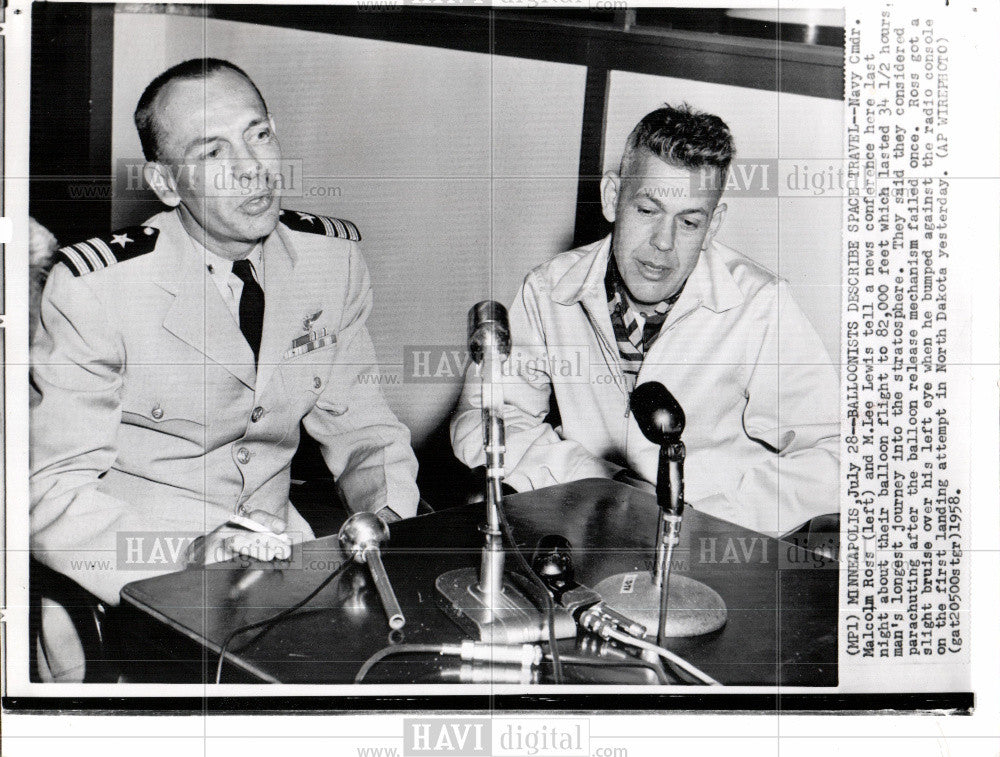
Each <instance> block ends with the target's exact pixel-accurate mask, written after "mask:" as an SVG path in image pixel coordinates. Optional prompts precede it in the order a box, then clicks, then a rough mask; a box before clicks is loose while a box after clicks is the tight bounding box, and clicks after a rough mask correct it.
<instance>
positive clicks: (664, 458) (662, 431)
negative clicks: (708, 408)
mask: <svg viewBox="0 0 1000 757" xmlns="http://www.w3.org/2000/svg"><path fill="white" fill-rule="evenodd" d="M631 408H632V415H633V416H634V417H635V422H636V424H637V425H638V426H639V430H640V431H642V434H643V436H645V437H646V438H647V439H649V441H651V442H652V443H653V444H656V445H657V446H659V448H660V462H659V467H658V468H657V471H656V502H657V504H658V505H659V506H660V510H662V511H663V513H664V514H667V515H676V516H678V517H680V516H681V514H682V513H683V512H684V468H683V463H684V455H685V449H684V443H683V442H682V441H681V432H682V431H684V424H685V418H684V410H683V409H682V408H681V405H680V403H679V402H678V401H677V398H676V397H674V395H672V394H671V393H670V391H669V390H668V389H667V388H666V387H665V386H664V385H663V384H661V383H660V382H659V381H650V382H648V383H645V384H641V385H639V386H638V387H636V389H635V391H634V392H632V399H631ZM679 527H680V526H679V524H678V528H679Z"/></svg>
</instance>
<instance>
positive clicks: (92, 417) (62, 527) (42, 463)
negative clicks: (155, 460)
mask: <svg viewBox="0 0 1000 757" xmlns="http://www.w3.org/2000/svg"><path fill="white" fill-rule="evenodd" d="M40 311H41V313H40V321H39V327H38V332H37V333H36V337H35V341H34V344H33V346H32V351H31V380H32V384H33V387H34V390H35V392H36V395H35V401H34V402H33V403H32V408H31V415H30V421H29V424H30V425H29V430H30V437H31V461H30V470H31V479H30V489H31V511H30V529H31V551H32V554H33V555H34V556H35V558H36V559H38V560H40V561H41V562H43V563H45V564H46V565H48V566H49V567H51V568H53V569H54V570H56V571H58V572H60V573H63V574H65V575H68V576H70V577H71V578H73V579H74V580H75V581H76V582H77V583H79V584H80V585H82V586H83V587H84V588H85V589H87V590H88V591H90V592H92V593H93V594H96V595H97V596H98V597H100V598H101V599H102V600H104V601H106V602H109V603H112V604H117V602H118V592H119V589H120V588H121V586H122V585H124V584H125V583H126V582H127V581H130V580H134V579H135V578H137V577H139V576H137V575H134V574H127V575H123V574H120V573H118V571H117V570H116V569H115V541H116V536H115V535H116V533H118V532H120V531H123V530H130V525H129V522H128V510H129V508H128V505H127V503H125V502H123V501H121V500H119V499H116V498H114V497H110V496H108V495H106V494H104V493H102V492H100V491H98V483H99V481H100V478H101V476H103V475H104V474H105V473H106V472H107V471H108V470H109V469H110V468H111V466H112V465H113V464H114V461H115V458H116V456H117V436H118V426H119V423H120V422H121V401H120V391H121V386H122V372H123V370H124V361H125V355H124V348H123V346H122V343H121V341H120V339H119V338H118V332H117V330H116V329H115V328H114V327H113V325H112V324H111V323H110V320H109V318H108V317H107V315H106V313H105V311H104V308H103V307H102V306H101V304H100V302H99V300H98V299H97V297H95V296H94V293H93V292H92V291H91V289H90V287H89V286H88V285H87V281H86V278H85V277H80V278H75V277H73V275H72V274H71V273H70V271H69V270H68V269H67V268H66V267H65V266H64V265H57V266H56V267H55V268H54V269H53V270H52V273H51V274H50V275H49V278H48V282H47V284H46V286H45V290H44V292H43V295H42V301H41V308H40ZM145 526H146V527H147V528H148V527H149V526H150V524H145Z"/></svg>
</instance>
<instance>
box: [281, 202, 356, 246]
mask: <svg viewBox="0 0 1000 757" xmlns="http://www.w3.org/2000/svg"><path fill="white" fill-rule="evenodd" d="M281 222H282V223H283V224H285V226H287V227H288V228H290V229H291V230H292V231H304V232H306V233H307V234H322V235H323V236H327V237H338V238H340V239H350V240H351V241H353V242H360V241H361V232H360V231H358V227H357V226H355V225H354V224H353V223H351V222H350V221H345V220H344V219H343V218H331V217H330V216H321V215H317V214H316V213H303V212H302V211H300V210H282V211H281Z"/></svg>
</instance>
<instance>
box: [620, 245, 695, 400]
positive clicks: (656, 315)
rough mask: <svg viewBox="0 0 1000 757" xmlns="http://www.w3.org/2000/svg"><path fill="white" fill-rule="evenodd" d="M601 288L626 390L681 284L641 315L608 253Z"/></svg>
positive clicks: (631, 383) (678, 292)
mask: <svg viewBox="0 0 1000 757" xmlns="http://www.w3.org/2000/svg"><path fill="white" fill-rule="evenodd" d="M685 283H686V282H685ZM604 288H605V291H606V292H607V295H608V310H609V311H610V312H611V327H612V328H613V329H614V332H615V341H616V342H617V343H618V352H619V355H620V357H621V359H622V362H623V363H624V365H623V367H622V370H623V372H624V373H625V377H626V379H627V380H628V384H629V385H628V390H629V392H631V391H632V389H633V388H634V387H635V382H636V378H637V376H638V375H639V369H640V368H641V367H642V361H643V357H644V356H645V354H646V353H647V352H648V351H649V348H650V347H651V346H652V345H653V342H655V341H656V338H657V337H658V336H659V335H660V329H661V327H662V326H663V323H664V321H666V320H667V316H668V315H669V314H670V310H671V308H673V306H674V303H676V302H677V300H678V299H679V298H680V296H681V292H683V291H684V287H683V286H681V288H680V289H678V290H677V291H676V292H675V293H674V294H673V295H671V296H670V297H668V298H667V299H666V300H663V301H662V302H658V303H656V306H655V307H654V308H653V312H652V313H650V314H648V315H643V314H642V313H640V312H639V311H638V310H636V309H635V308H633V307H632V305H631V303H630V302H629V299H628V293H627V291H626V289H625V282H624V281H623V280H622V277H621V273H619V271H618V265H617V263H616V262H615V257H614V255H610V256H608V270H607V273H606V274H605V276H604Z"/></svg>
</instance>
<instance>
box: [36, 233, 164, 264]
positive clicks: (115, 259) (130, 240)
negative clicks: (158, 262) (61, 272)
mask: <svg viewBox="0 0 1000 757" xmlns="http://www.w3.org/2000/svg"><path fill="white" fill-rule="evenodd" d="M159 233H160V230H159V229H157V228H154V227H152V226H127V227H125V228H124V229H119V230H118V231H116V232H114V233H113V234H107V235H105V236H103V237H92V238H90V239H88V240H87V241H86V242H78V243H77V244H70V245H66V246H65V247H62V248H60V249H59V251H58V252H57V253H56V262H63V263H65V264H66V266H67V267H68V268H69V269H70V270H71V271H72V272H73V275H74V276H84V275H86V274H88V273H92V272H93V271H99V270H101V269H102V268H108V267H110V266H113V265H114V264H115V263H121V262H123V261H125V260H131V259H132V258H136V257H138V256H140V255H145V254H146V253H148V252H152V251H153V248H154V247H156V238H157V236H158V235H159Z"/></svg>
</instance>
